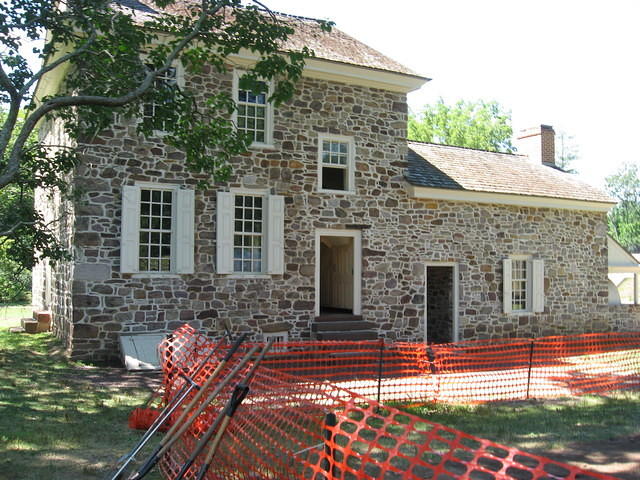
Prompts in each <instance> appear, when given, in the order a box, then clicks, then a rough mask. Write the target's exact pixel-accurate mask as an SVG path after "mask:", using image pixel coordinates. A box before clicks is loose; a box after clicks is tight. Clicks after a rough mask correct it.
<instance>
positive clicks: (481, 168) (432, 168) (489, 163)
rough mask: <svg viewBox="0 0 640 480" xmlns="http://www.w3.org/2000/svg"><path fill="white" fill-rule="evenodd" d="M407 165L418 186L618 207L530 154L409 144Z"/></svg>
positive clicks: (598, 192)
mask: <svg viewBox="0 0 640 480" xmlns="http://www.w3.org/2000/svg"><path fill="white" fill-rule="evenodd" d="M407 160H408V169H407V171H406V173H405V177H406V179H407V180H408V181H409V183H410V184H411V185H414V186H416V187H425V188H433V189H448V190H459V191H466V192H478V193H485V194H506V195H518V196H526V197H544V198H549V199H565V200H573V201H578V202H596V203H602V204H606V205H608V206H611V204H615V203H616V202H615V200H613V199H611V198H610V197H609V196H608V195H606V194H605V193H604V192H602V191H600V190H599V189H597V188H595V187H592V186H591V185H589V184H587V183H585V182H583V181H581V180H579V178H578V177H576V176H575V175H573V174H570V173H565V172H562V171H561V170H559V169H557V168H553V167H550V166H546V165H542V164H538V163H534V162H532V161H531V160H529V158H528V157H527V156H525V155H515V154H509V153H496V152H487V151H484V150H474V149H471V148H462V147H453V146H448V145H437V144H433V143H420V142H409V153H408V158H407ZM496 203H501V202H496Z"/></svg>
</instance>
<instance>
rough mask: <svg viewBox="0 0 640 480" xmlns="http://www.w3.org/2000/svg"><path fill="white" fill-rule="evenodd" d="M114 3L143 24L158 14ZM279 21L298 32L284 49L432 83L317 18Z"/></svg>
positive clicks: (184, 2) (130, 0)
mask: <svg viewBox="0 0 640 480" xmlns="http://www.w3.org/2000/svg"><path fill="white" fill-rule="evenodd" d="M193 1H194V0H181V1H178V2H176V3H175V4H173V5H171V7H169V8H168V9H167V10H166V11H169V12H180V13H184V11H186V10H187V9H188V5H189V4H190V3H191V4H193ZM114 4H116V5H120V6H121V7H123V8H125V9H127V10H128V11H130V12H131V13H132V15H134V16H135V17H137V18H139V20H140V21H142V20H145V19H146V18H149V17H152V16H153V15H154V14H155V13H158V12H157V11H156V10H154V9H153V8H152V7H151V5H149V4H148V3H147V2H145V0H115V1H114ZM274 14H275V16H276V17H277V18H278V20H280V21H282V22H285V23H287V24H289V25H291V27H292V28H293V29H294V30H295V32H294V33H293V35H291V36H290V37H289V39H288V40H287V42H286V43H285V44H284V45H283V46H282V50H284V51H286V50H289V49H300V48H302V47H304V46H306V47H308V48H310V49H311V50H313V51H314V53H315V58H318V59H321V60H328V61H331V62H338V63H344V64H347V65H354V66H358V67H365V68H371V69H375V70H381V71H386V72H392V73H399V74H401V75H409V76H412V77H417V78H421V79H425V80H428V79H427V78H426V77H424V76H422V75H419V74H418V73H416V72H414V71H413V70H411V69H409V68H407V67H405V66H404V65H402V64H400V63H398V62H396V61H395V60H393V59H391V58H389V57H387V56H386V55H384V54H382V53H380V52H378V51H377V50H375V49H373V48H371V47H369V46H368V45H365V44H364V43H362V42H360V41H359V40H356V39H355V38H353V37H351V36H349V35H347V34H346V33H344V32H342V31H341V30H339V29H337V28H335V27H333V28H332V29H331V32H323V31H321V30H320V28H319V26H318V23H317V21H316V20H315V19H312V18H306V17H298V16H294V15H287V14H283V13H278V12H274Z"/></svg>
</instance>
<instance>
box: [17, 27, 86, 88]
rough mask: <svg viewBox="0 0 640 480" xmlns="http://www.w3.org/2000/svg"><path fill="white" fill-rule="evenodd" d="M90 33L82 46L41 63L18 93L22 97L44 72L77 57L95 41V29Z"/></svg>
mask: <svg viewBox="0 0 640 480" xmlns="http://www.w3.org/2000/svg"><path fill="white" fill-rule="evenodd" d="M91 30H92V31H91V35H90V36H89V38H88V39H87V41H86V42H85V43H84V44H82V46H80V47H78V49H76V50H74V51H73V52H69V53H67V54H66V55H63V56H62V57H60V58H59V59H57V60H55V61H54V62H51V63H50V64H48V65H43V66H42V68H41V69H40V70H39V71H38V72H36V73H35V74H34V75H33V76H32V77H31V78H30V79H29V81H28V82H27V83H25V84H24V85H23V87H22V88H21V89H20V92H18V93H19V95H20V96H21V97H22V96H24V95H26V94H27V92H28V91H29V89H30V88H31V87H32V86H33V84H34V83H35V82H37V81H38V80H39V79H40V78H41V77H42V76H43V75H44V74H45V73H48V72H50V71H51V70H54V69H55V68H57V67H58V66H60V65H62V64H63V63H65V62H68V61H69V60H71V59H72V58H74V57H77V56H78V55H80V54H82V53H84V52H86V51H87V50H88V49H89V47H90V46H91V44H92V43H93V42H94V41H95V39H96V37H97V34H96V30H95V28H93V27H92V29H91Z"/></svg>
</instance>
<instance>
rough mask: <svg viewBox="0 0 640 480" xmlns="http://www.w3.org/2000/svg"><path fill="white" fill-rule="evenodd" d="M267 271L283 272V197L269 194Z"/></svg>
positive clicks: (278, 273) (277, 273)
mask: <svg viewBox="0 0 640 480" xmlns="http://www.w3.org/2000/svg"><path fill="white" fill-rule="evenodd" d="M267 205H268V206H267V224H268V227H267V228H268V230H267V244H268V251H267V273H270V274H272V275H282V274H283V273H284V197H283V196H281V195H269V197H268V200H267Z"/></svg>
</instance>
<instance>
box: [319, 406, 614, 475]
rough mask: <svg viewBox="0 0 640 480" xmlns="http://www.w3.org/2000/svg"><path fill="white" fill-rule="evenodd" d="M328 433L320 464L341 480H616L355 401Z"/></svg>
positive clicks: (329, 423) (332, 422) (332, 421)
mask: <svg viewBox="0 0 640 480" xmlns="http://www.w3.org/2000/svg"><path fill="white" fill-rule="evenodd" d="M328 420H330V421H327V424H326V426H325V430H326V431H327V432H328V435H326V437H327V440H326V441H325V444H324V447H323V458H322V459H321V460H320V463H322V465H323V466H324V468H325V471H326V474H325V475H324V477H325V478H326V479H332V480H333V479H335V480H337V479H340V480H367V479H368V480H379V479H384V480H399V479H402V480H422V479H428V478H430V479H438V480H452V479H470V480H499V479H510V480H550V479H554V480H556V479H563V480H596V479H598V480H605V479H606V480H615V478H614V477H611V476H608V475H603V474H598V473H594V472H588V471H586V470H584V469H581V468H578V467H575V466H572V465H566V464H563V463H559V462H555V461H553V460H550V459H548V458H544V457H540V456H537V455H531V454H528V453H524V452H522V451H520V450H517V449H515V448H510V447H506V446H504V445H500V444H497V443H494V442H491V441H489V440H484V439H481V438H477V437H474V436H472V435H468V434H466V433H464V432H461V431H458V430H455V429H452V428H448V427H445V426H444V425H440V424H437V423H433V422H429V421H428V420H424V419H422V418H420V417H416V416H413V415H409V414H407V413H405V412H402V411H400V410H397V409H395V408H388V407H384V406H383V407H381V406H380V405H379V404H377V403H376V402H371V403H369V404H367V405H362V404H361V402H356V401H352V402H350V403H349V404H348V405H347V407H346V408H345V409H344V410H341V411H339V412H338V413H337V414H336V415H335V416H334V417H333V418H331V417H329V418H328Z"/></svg>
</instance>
